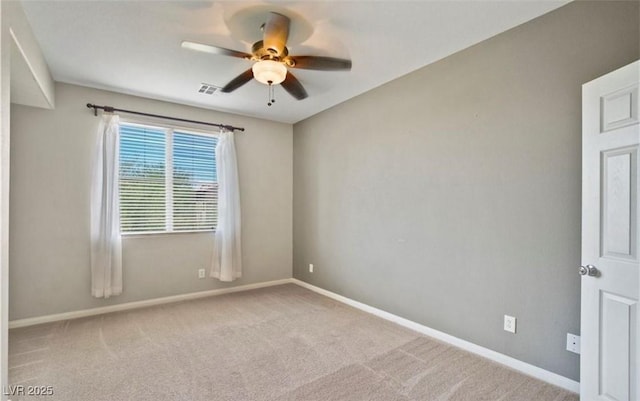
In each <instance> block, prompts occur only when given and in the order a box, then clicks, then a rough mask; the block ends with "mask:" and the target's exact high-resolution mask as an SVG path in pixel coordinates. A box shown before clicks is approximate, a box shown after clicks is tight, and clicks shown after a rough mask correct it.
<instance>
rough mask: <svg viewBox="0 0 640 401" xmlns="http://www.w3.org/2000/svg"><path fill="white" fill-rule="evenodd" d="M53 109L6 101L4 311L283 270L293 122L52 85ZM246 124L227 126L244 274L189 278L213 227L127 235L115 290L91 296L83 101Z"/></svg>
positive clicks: (88, 144) (124, 298)
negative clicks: (232, 136)
mask: <svg viewBox="0 0 640 401" xmlns="http://www.w3.org/2000/svg"><path fill="white" fill-rule="evenodd" d="M55 89H56V108H55V110H42V109H35V108H31V107H25V106H16V105H14V106H13V108H12V110H11V117H12V120H11V130H12V137H13V141H12V144H11V152H12V157H11V171H12V173H11V210H10V229H11V234H10V240H11V241H10V266H11V267H10V287H11V293H10V302H9V307H10V313H9V314H10V319H11V320H15V319H22V318H28V317H35V316H41V315H48V314H52V313H61V312H67V311H74V310H80V309H86V308H92V307H98V306H105V305H111V304H115V303H122V302H128V301H137V300H143V299H152V298H157V297H163V296H169V295H176V294H184V293H189V292H196V291H203V290H207V289H212V288H222V287H228V286H234V285H242V284H250V283H257V282H263V281H269V280H276V279H282V278H288V277H291V272H292V262H291V258H292V237H291V235H292V157H293V156H292V144H293V139H292V126H291V125H289V124H282V123H275V122H268V121H264V120H260V119H254V118H248V117H242V116H237V115H230V114H225V113H221V112H215V111H211V110H205V109H198V108H194V107H189V106H182V105H177V104H172V103H166V102H162V101H155V100H149V99H144V98H139V97H133V96H128V95H123V94H116V93H112V92H106V91H100V90H94V89H89V88H83V87H79V86H73V85H67V84H56V88H55ZM89 102H90V103H96V104H106V105H110V106H115V107H119V108H124V109H132V110H140V111H145V112H149V113H154V114H165V115H170V116H177V117H181V118H188V119H196V120H204V121H211V122H218V123H224V124H231V125H236V126H241V127H245V128H246V131H245V132H244V133H237V134H236V146H237V152H238V162H239V172H240V192H241V198H242V210H243V221H242V223H243V224H242V230H243V277H242V279H240V280H237V281H235V282H233V283H231V284H226V283H220V282H219V281H215V280H214V279H211V278H207V279H198V278H197V269H199V268H207V270H208V266H209V262H210V257H211V247H212V243H213V235H212V234H211V233H207V234H201V233H200V234H187V233H183V234H166V235H146V236H137V237H126V238H125V239H124V243H123V264H124V292H123V294H122V295H120V296H118V297H114V298H110V299H108V300H100V299H95V298H92V297H91V296H90V269H89V260H90V259H89V184H90V168H91V155H92V152H93V138H94V132H95V130H96V128H97V124H98V120H99V119H98V118H96V117H94V116H93V113H92V111H91V110H89V109H87V108H86V107H85V104H86V103H89Z"/></svg>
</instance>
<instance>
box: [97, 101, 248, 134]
mask: <svg viewBox="0 0 640 401" xmlns="http://www.w3.org/2000/svg"><path fill="white" fill-rule="evenodd" d="M87 107H88V108H90V109H93V114H94V115H96V116H97V115H98V109H100V110H104V111H106V112H107V113H113V112H115V111H118V112H120V113H128V114H136V115H139V116H146V117H156V118H163V119H165V120H173V121H180V122H183V123H193V124H201V125H209V126H211V127H218V128H223V129H226V130H229V131H244V128H240V127H234V126H233V125H225V124H215V123H208V122H205V121H196V120H187V119H185V118H176V117H169V116H162V115H160V114H150V113H141V112H139V111H132V110H124V109H116V108H115V107H111V106H98V105H95V104H91V103H87Z"/></svg>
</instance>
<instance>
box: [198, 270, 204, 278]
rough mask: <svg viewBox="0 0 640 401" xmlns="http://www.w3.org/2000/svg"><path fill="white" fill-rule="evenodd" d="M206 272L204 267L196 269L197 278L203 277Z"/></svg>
mask: <svg viewBox="0 0 640 401" xmlns="http://www.w3.org/2000/svg"><path fill="white" fill-rule="evenodd" d="M205 277H206V273H205V270H204V269H198V278H205Z"/></svg>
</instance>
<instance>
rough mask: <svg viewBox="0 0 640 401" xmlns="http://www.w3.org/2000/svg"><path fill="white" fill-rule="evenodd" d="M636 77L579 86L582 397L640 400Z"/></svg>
mask: <svg viewBox="0 0 640 401" xmlns="http://www.w3.org/2000/svg"><path fill="white" fill-rule="evenodd" d="M639 78H640V62H635V63H632V64H630V65H627V66H625V67H623V68H620V69H619V70H616V71H614V72H612V73H610V74H607V75H605V76H603V77H600V78H598V79H596V80H594V81H591V82H589V83H586V84H584V85H583V87H582V267H581V268H580V274H583V276H582V308H581V336H582V346H581V360H580V399H581V400H582V401H596V400H597V401H604V400H607V401H613V400H615V401H640V388H639V385H638V383H639V382H640V369H639V366H638V361H640V339H639V338H638V336H639V335H640V319H639V311H638V298H639V294H638V292H639V291H638V289H639V288H640V274H639V273H638V271H639V259H638V250H639V248H640V246H639V243H640V238H639V236H638V233H639V232H638V212H639V209H638V195H639V194H638V188H639V185H638V183H639V182H640V181H639V180H640V174H639V172H640V169H639V167H638V166H639V164H638V161H639V160H638V156H639V155H638V151H639V146H638V144H639V143H640V130H639V127H640V126H639V125H638V114H639V113H638V107H639V106H638V82H639V81H640V79H639Z"/></svg>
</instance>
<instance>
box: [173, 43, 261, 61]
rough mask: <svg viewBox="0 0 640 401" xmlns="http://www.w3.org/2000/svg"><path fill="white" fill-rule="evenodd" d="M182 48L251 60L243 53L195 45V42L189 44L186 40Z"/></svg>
mask: <svg viewBox="0 0 640 401" xmlns="http://www.w3.org/2000/svg"><path fill="white" fill-rule="evenodd" d="M182 47H183V48H185V49H190V50H196V51H199V52H204V53H211V54H218V55H220V56H231V57H238V58H246V59H250V58H251V55H250V54H248V53H243V52H239V51H235V50H231V49H225V48H224V47H218V46H212V45H205V44H202V43H196V42H189V41H186V40H185V41H183V42H182Z"/></svg>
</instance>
